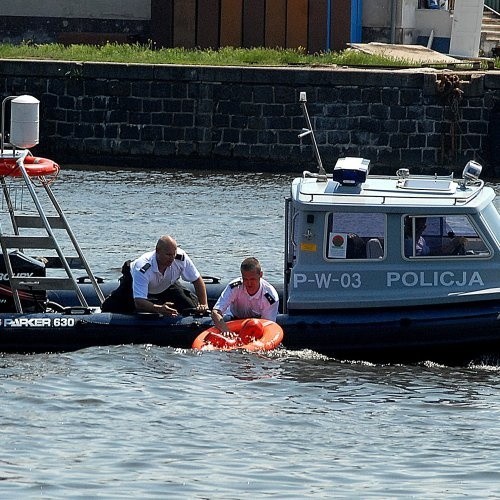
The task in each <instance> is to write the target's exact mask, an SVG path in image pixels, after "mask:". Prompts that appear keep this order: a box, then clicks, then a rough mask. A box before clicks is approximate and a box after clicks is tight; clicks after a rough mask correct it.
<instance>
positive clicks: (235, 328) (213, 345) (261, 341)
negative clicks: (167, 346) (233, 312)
mask: <svg viewBox="0 0 500 500" xmlns="http://www.w3.org/2000/svg"><path fill="white" fill-rule="evenodd" d="M227 326H228V328H229V329H230V330H231V331H232V332H234V333H236V337H235V338H233V339H230V338H228V337H225V336H224V335H222V334H221V333H220V330H219V329H218V328H216V327H215V326H212V327H211V328H208V329H207V330H205V331H203V332H201V333H200V334H199V335H198V336H197V337H196V338H195V340H194V342H193V349H199V350H202V351H215V350H221V351H231V350H234V349H244V350H246V351H270V350H272V349H274V348H275V347H278V346H279V345H280V343H281V341H282V340H283V329H282V328H281V326H280V325H278V324H277V323H275V322H274V321H270V320H268V319H255V318H250V319H235V320H232V321H228V322H227Z"/></svg>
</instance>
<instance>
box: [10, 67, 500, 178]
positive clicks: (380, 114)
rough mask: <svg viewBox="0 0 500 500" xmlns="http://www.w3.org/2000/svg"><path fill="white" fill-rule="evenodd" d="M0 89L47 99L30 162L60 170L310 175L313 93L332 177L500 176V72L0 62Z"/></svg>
mask: <svg viewBox="0 0 500 500" xmlns="http://www.w3.org/2000/svg"><path fill="white" fill-rule="evenodd" d="M439 81H442V83H443V85H442V86H441V91H439V90H437V89H438V87H439V86H438V84H437V82H439ZM450 82H452V83H451V90H452V92H451V93H446V92H445V91H443V89H445V88H446V85H445V84H447V83H450ZM0 89H1V95H2V98H3V97H5V96H8V95H19V94H23V93H27V94H31V95H34V96H35V97H37V98H39V99H40V101H41V130H40V141H41V143H40V145H39V146H37V148H36V149H35V150H34V153H36V154H39V155H42V154H43V155H46V156H50V157H52V158H53V159H55V160H57V161H59V162H61V163H64V162H65V163H94V164H95V163H96V162H97V163H99V164H104V165H129V166H151V167H172V166H175V167H182V168H191V167H200V168H232V169H260V170H269V171H273V170H274V171H275V170H296V171H300V170H303V169H314V168H315V160H314V156H313V153H312V149H311V146H310V138H307V137H306V138H305V139H303V141H302V142H301V141H300V140H299V139H298V138H297V134H298V133H299V132H300V131H301V129H302V127H303V126H304V120H303V117H302V113H301V109H300V106H299V104H298V95H299V92H301V91H306V92H307V96H308V108H309V113H310V116H311V118H312V120H313V125H314V127H315V130H316V138H317V142H318V144H319V148H320V152H321V154H322V157H323V162H324V164H325V166H326V168H327V170H328V169H330V171H331V168H332V165H333V163H334V162H335V159H336V158H337V157H338V156H346V155H350V156H362V157H366V158H369V159H370V160H371V161H372V165H374V166H375V167H378V168H379V170H380V171H381V169H382V168H383V167H384V168H385V169H386V170H388V171H390V172H392V171H395V170H396V169H397V168H399V167H403V166H404V167H410V168H411V169H412V171H413V172H418V171H419V170H422V169H428V168H432V171H435V170H436V166H441V167H442V168H441V169H440V171H441V170H444V171H446V170H448V171H449V170H451V169H456V170H457V171H461V169H462V168H463V165H464V163H465V162H466V161H467V160H468V159H472V158H476V159H477V160H478V161H480V162H482V163H483V165H484V166H485V167H486V172H487V173H489V175H497V176H500V165H499V162H500V159H499V158H496V157H493V158H490V156H491V155H490V152H491V151H493V150H494V146H495V144H498V143H499V142H500V130H499V129H500V126H499V124H500V119H498V118H499V116H498V114H499V113H500V106H499V105H498V103H499V102H500V72H491V73H487V74H482V73H461V74H460V75H459V76H457V77H456V79H455V80H453V78H452V76H451V73H448V74H447V76H446V78H443V77H442V76H441V75H439V74H436V73H430V72H418V71H415V72H411V71H385V70H361V69H338V68H335V69H332V68H317V69H308V68H249V67H245V68H237V67H198V66H196V67H194V66H167V65H165V66H148V65H126V64H105V63H84V64H79V63H68V62H57V61H54V62H38V61H36V62H34V61H10V60H9V61H7V60H4V61H1V62H0ZM455 89H458V90H456V92H455ZM445 90H446V89H445ZM490 124H493V125H495V126H490ZM497 149H498V148H497Z"/></svg>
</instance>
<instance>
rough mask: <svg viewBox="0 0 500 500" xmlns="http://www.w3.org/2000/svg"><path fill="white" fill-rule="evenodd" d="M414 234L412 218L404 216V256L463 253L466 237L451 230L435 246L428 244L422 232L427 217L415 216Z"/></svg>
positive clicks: (425, 226) (424, 228)
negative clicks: (445, 238)
mask: <svg viewBox="0 0 500 500" xmlns="http://www.w3.org/2000/svg"><path fill="white" fill-rule="evenodd" d="M414 219H415V235H413V223H412V221H413V218H412V217H408V216H407V217H405V221H404V238H405V239H404V252H405V256H406V257H412V256H413V255H414V254H413V250H414V249H415V256H417V257H420V256H426V255H464V254H465V253H466V252H465V246H466V244H467V238H465V237H464V236H455V234H454V233H453V232H449V233H448V234H447V238H448V239H447V240H445V241H443V244H442V245H441V246H439V247H437V248H432V247H431V246H430V245H428V243H427V241H426V240H425V238H424V236H423V234H424V232H425V230H426V228H427V217H415V218H414Z"/></svg>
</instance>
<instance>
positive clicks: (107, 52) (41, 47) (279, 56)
mask: <svg viewBox="0 0 500 500" xmlns="http://www.w3.org/2000/svg"><path fill="white" fill-rule="evenodd" d="M0 59H51V60H64V61H96V62H119V63H141V64H195V65H217V66H241V65H245V66H246V65H261V66H262V65H263V66H287V65H307V66H322V65H339V66H363V67H382V66H383V67H395V68H397V67H415V66H418V64H416V63H414V62H411V61H406V60H403V59H392V58H388V57H380V56H372V55H368V54H364V53H361V52H358V51H354V50H345V51H343V52H328V53H326V52H325V53H319V54H314V55H310V54H306V53H305V51H304V50H301V49H264V48H253V49H241V48H232V47H224V48H221V49H219V50H211V49H205V50H188V49H184V48H166V49H154V47H153V46H151V45H140V44H132V45H123V44H117V43H107V44H106V45H102V46H94V45H69V46H65V45H61V44H34V43H30V42H26V43H23V44H21V45H11V44H0ZM495 66H496V67H497V68H500V58H497V59H496V61H495Z"/></svg>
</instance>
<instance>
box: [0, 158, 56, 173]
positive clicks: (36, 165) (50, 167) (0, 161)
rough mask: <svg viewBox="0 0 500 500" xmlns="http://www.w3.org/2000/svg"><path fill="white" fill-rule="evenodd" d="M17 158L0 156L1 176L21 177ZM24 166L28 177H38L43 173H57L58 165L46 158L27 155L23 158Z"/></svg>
mask: <svg viewBox="0 0 500 500" xmlns="http://www.w3.org/2000/svg"><path fill="white" fill-rule="evenodd" d="M17 160H18V158H0V176H1V177H21V175H22V174H21V169H20V168H19V167H18V165H17V163H16V161H17ZM24 168H25V169H26V173H27V174H28V175H29V176H30V177H40V176H43V175H57V174H58V173H59V165H58V164H57V163H56V162H55V161H52V160H49V159H48V158H39V157H38V156H27V157H26V158H25V159H24Z"/></svg>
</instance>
